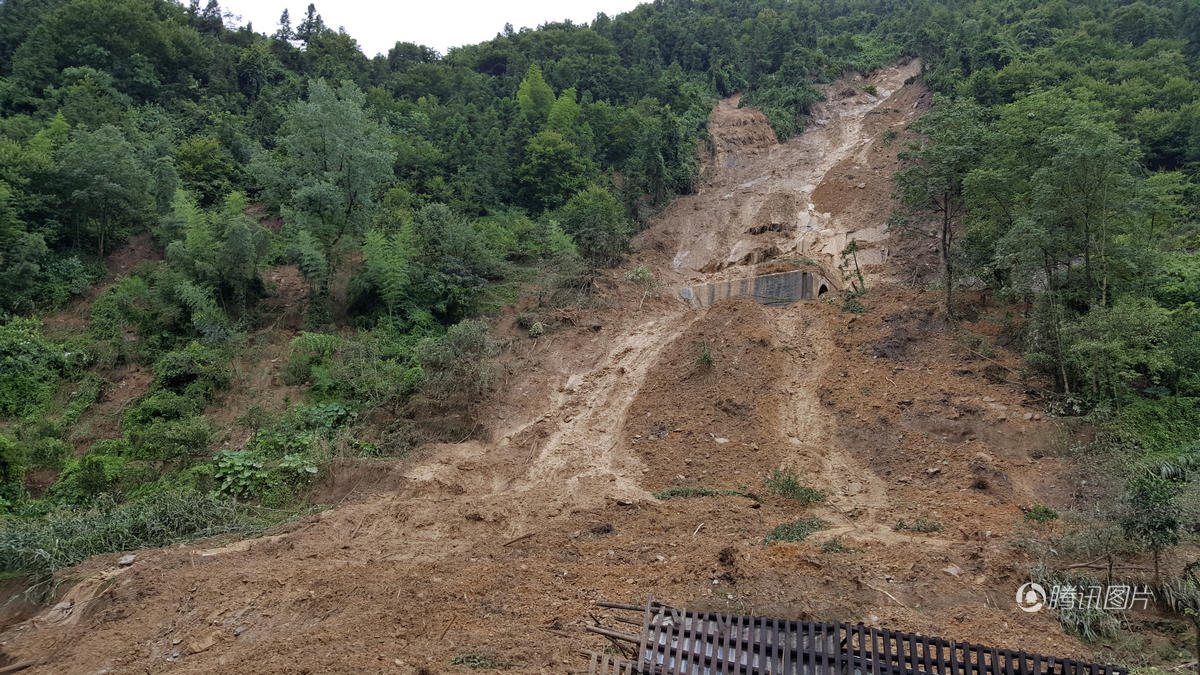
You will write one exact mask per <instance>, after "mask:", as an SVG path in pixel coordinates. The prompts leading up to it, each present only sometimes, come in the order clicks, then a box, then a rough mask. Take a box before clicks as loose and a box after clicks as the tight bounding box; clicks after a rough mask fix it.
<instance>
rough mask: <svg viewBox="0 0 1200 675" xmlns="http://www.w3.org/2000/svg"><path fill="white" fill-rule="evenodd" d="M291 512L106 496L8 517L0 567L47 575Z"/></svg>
mask: <svg viewBox="0 0 1200 675" xmlns="http://www.w3.org/2000/svg"><path fill="white" fill-rule="evenodd" d="M292 515H294V514H292V513H290V512H280V511H268V510H265V509H261V508H255V507H251V506H247V505H244V504H238V503H237V502H235V501H232V500H229V499H224V498H221V497H216V496H212V495H202V494H196V493H187V492H162V493H158V494H154V495H151V496H149V497H147V498H145V499H142V500H138V501H133V502H127V503H124V504H118V503H116V502H114V501H113V500H112V498H111V497H108V496H102V497H100V498H98V499H97V500H95V501H94V502H93V503H92V505H91V506H89V507H85V508H79V509H62V510H58V511H52V512H50V513H48V514H46V517H45V518H42V519H37V520H25V519H18V518H11V519H8V521H7V522H4V523H3V528H2V529H0V571H3V572H13V573H22V574H31V575H39V576H43V577H44V576H49V575H50V574H53V573H54V572H56V571H57V570H60V569H63V568H67V567H71V566H73V565H77V564H79V563H80V562H82V561H83V560H85V559H86V558H89V557H91V556H94V555H99V554H102V553H116V552H119V551H132V550H136V549H141V548H150V547H156V546H167V545H169V544H174V543H178V542H181V541H189V540H192V539H200V538H203V537H213V536H217V535H221V534H250V533H254V532H259V531H262V530H263V529H266V528H267V527H270V526H271V525H274V524H276V523H279V522H282V521H283V520H285V519H286V518H288V517H291V516H292Z"/></svg>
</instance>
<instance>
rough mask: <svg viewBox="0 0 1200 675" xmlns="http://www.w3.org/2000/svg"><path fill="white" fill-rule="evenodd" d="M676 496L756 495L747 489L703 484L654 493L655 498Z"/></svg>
mask: <svg viewBox="0 0 1200 675" xmlns="http://www.w3.org/2000/svg"><path fill="white" fill-rule="evenodd" d="M676 497H679V498H684V499H686V498H691V497H749V498H750V499H754V495H752V494H750V493H749V492H747V491H746V490H745V489H738V490H718V489H716V488H710V487H705V486H703V485H676V486H674V487H669V488H667V489H666V490H659V491H658V492H655V493H654V498H655V499H675V498H676Z"/></svg>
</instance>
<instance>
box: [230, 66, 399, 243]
mask: <svg viewBox="0 0 1200 675" xmlns="http://www.w3.org/2000/svg"><path fill="white" fill-rule="evenodd" d="M308 92H309V93H308V100H307V101H303V102H298V103H295V104H293V105H292V107H291V109H290V110H289V111H288V115H287V119H286V121H285V122H284V125H283V129H282V132H281V133H280V136H279V139H278V146H277V148H276V151H275V152H274V153H272V154H270V155H268V154H260V155H258V156H257V157H256V158H255V161H254V163H253V165H252V171H253V172H254V173H255V176H256V177H257V179H258V181H259V183H260V184H261V185H262V186H263V188H264V189H265V191H266V194H265V196H266V197H267V199H268V200H269V201H272V202H274V203H277V204H279V205H281V206H282V211H283V215H284V218H285V220H287V222H288V223H289V224H290V225H292V226H293V227H295V228H297V229H301V230H306V231H308V232H309V233H310V234H311V235H313V236H315V237H317V238H318V240H320V241H321V243H322V244H323V245H324V247H325V248H326V249H327V250H328V249H330V248H332V246H333V244H334V243H335V242H336V241H337V240H338V239H340V238H341V237H342V235H344V234H347V233H354V232H360V231H361V230H362V229H363V228H364V226H365V225H366V223H367V221H368V220H369V217H370V214H371V211H372V209H373V206H374V199H375V197H376V192H377V191H378V190H379V189H380V187H381V186H382V185H383V184H384V183H385V182H386V181H388V180H389V179H390V178H391V177H392V172H391V167H392V163H393V162H394V161H395V158H396V155H395V153H394V152H393V151H392V150H391V149H390V148H389V146H388V142H387V140H386V139H385V138H384V135H383V130H382V128H381V127H380V126H379V124H378V123H377V122H374V121H373V120H371V119H370V118H368V117H367V115H366V113H365V112H364V110H363V103H364V96H363V93H362V91H360V90H359V89H358V87H356V86H354V85H353V84H351V83H349V82H343V83H342V84H341V86H339V87H338V88H336V89H335V88H333V87H331V86H329V85H328V84H327V83H326V82H325V81H324V80H313V81H311V82H310V83H309V89H308Z"/></svg>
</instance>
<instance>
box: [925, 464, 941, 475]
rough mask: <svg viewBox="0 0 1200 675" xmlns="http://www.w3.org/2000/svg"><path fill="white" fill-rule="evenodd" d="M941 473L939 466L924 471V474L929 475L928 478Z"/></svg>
mask: <svg viewBox="0 0 1200 675" xmlns="http://www.w3.org/2000/svg"><path fill="white" fill-rule="evenodd" d="M941 472H942V467H940V466H934V467H930V468H928V469H925V473H927V474H929V475H930V476H933V475H936V474H939V473H941Z"/></svg>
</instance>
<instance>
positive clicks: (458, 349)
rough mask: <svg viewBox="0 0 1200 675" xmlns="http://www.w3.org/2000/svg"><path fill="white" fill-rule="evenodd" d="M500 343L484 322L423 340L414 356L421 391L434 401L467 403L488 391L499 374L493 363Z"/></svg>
mask: <svg viewBox="0 0 1200 675" xmlns="http://www.w3.org/2000/svg"><path fill="white" fill-rule="evenodd" d="M499 352H500V345H499V343H498V342H497V341H496V340H494V339H493V338H492V337H491V336H490V335H489V334H488V325H487V323H486V322H483V321H476V320H468V321H462V322H460V323H458V324H456V325H454V326H451V327H450V329H449V330H448V331H446V335H445V336H443V337H440V338H426V339H425V340H423V341H422V342H421V344H420V345H419V346H418V350H417V356H418V358H419V359H420V362H421V366H422V368H423V369H424V373H425V383H424V387H423V390H424V392H425V394H426V395H427V396H429V397H430V398H433V399H435V400H442V401H449V400H460V401H464V402H470V401H472V400H474V399H476V398H478V397H480V396H482V395H483V394H485V393H486V392H488V391H490V390H491V387H492V384H493V383H494V382H495V380H496V376H497V374H498V372H499V369H498V367H497V366H496V364H495V363H494V362H493V358H492V357H494V356H496V354H498V353H499Z"/></svg>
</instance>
